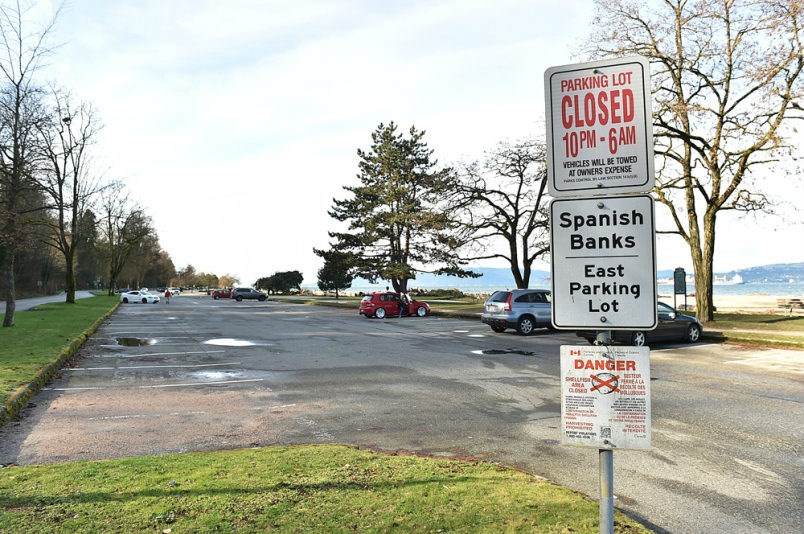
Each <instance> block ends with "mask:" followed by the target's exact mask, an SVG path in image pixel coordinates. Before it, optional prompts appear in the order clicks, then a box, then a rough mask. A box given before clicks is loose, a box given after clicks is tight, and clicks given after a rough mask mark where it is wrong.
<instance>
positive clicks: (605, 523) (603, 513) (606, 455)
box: [595, 330, 614, 534]
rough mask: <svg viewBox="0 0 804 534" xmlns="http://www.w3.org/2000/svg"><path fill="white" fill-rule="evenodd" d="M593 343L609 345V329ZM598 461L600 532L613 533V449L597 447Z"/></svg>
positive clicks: (599, 334) (601, 533)
mask: <svg viewBox="0 0 804 534" xmlns="http://www.w3.org/2000/svg"><path fill="white" fill-rule="evenodd" d="M595 343H596V344H598V345H604V346H606V347H608V346H609V345H611V330H603V331H601V332H598V333H597V339H596V340H595ZM598 458H599V461H600V462H599V463H600V505H599V506H600V534H614V451H613V450H611V449H598Z"/></svg>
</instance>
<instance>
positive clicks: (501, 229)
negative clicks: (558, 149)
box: [447, 140, 550, 288]
mask: <svg viewBox="0 0 804 534" xmlns="http://www.w3.org/2000/svg"><path fill="white" fill-rule="evenodd" d="M455 178H456V181H455V183H454V185H453V187H452V188H451V189H452V193H451V194H450V198H449V201H448V208H447V211H448V212H449V213H451V214H452V216H453V217H454V218H455V219H456V220H457V221H458V222H459V224H460V225H461V227H462V228H463V233H464V237H463V238H462V240H463V241H465V242H468V243H469V245H468V247H467V250H470V251H471V252H470V253H469V254H470V257H468V258H465V259H467V260H481V259H491V258H502V259H504V260H505V261H506V262H507V263H508V265H509V266H510V268H511V273H512V274H513V276H514V282H515V283H516V286H517V287H518V288H527V287H528V284H529V283H530V274H531V268H532V266H533V262H534V261H535V260H536V259H537V258H539V257H540V256H543V255H544V254H545V253H547V252H549V250H550V241H549V227H548V220H549V216H548V214H547V211H546V206H545V201H546V187H547V169H546V152H545V146H544V143H539V142H536V141H534V140H523V141H518V142H515V143H500V144H499V145H498V146H497V147H496V148H495V149H494V150H492V151H490V152H487V153H486V157H485V160H484V161H483V162H482V163H479V162H473V163H470V164H468V165H464V166H463V167H462V168H461V169H460V170H459V171H458V172H457V174H456V175H455Z"/></svg>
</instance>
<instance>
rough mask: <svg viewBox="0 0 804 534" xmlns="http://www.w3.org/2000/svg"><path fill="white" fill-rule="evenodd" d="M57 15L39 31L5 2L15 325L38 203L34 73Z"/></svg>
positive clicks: (5, 198) (7, 226)
mask: <svg viewBox="0 0 804 534" xmlns="http://www.w3.org/2000/svg"><path fill="white" fill-rule="evenodd" d="M57 15H58V12H57V13H56V16H54V18H53V19H52V20H51V22H50V23H49V24H46V25H45V26H43V27H42V28H41V29H40V30H39V31H37V32H35V33H28V32H27V31H26V30H25V28H26V24H25V17H26V10H25V9H23V8H22V7H21V6H20V3H19V1H17V2H14V3H13V4H11V5H10V6H7V5H0V44H2V50H0V91H2V94H1V95H0V204H1V205H2V209H0V262H2V277H3V282H4V283H3V285H4V288H5V300H6V314H5V317H4V319H3V326H4V327H9V326H13V325H14V313H15V311H16V304H15V302H16V289H15V278H14V265H15V260H16V256H17V252H18V250H19V249H20V247H21V246H22V243H23V241H24V238H25V231H24V225H23V220H24V217H25V214H26V212H28V211H30V210H32V209H35V207H32V206H31V205H30V204H29V200H30V197H31V191H32V190H33V189H34V188H35V182H34V179H33V173H34V168H35V161H34V155H35V150H34V148H35V147H36V143H37V130H36V127H35V125H36V123H37V122H38V120H39V119H40V113H39V112H40V109H41V108H40V105H39V99H40V96H41V91H40V90H39V88H38V87H37V85H36V84H35V81H34V74H35V73H36V71H37V70H38V69H39V68H40V67H41V66H42V63H41V62H42V60H43V59H44V57H45V56H47V55H48V54H49V53H50V49H49V48H48V47H47V43H46V41H47V38H48V35H49V34H50V33H51V31H52V29H53V26H54V24H55V21H56V18H57Z"/></svg>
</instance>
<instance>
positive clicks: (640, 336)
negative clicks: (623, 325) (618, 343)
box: [631, 332, 647, 347]
mask: <svg viewBox="0 0 804 534" xmlns="http://www.w3.org/2000/svg"><path fill="white" fill-rule="evenodd" d="M646 343H647V339H646V337H645V332H634V333H632V334H631V344H632V345H633V346H635V347H644V346H645V344H646Z"/></svg>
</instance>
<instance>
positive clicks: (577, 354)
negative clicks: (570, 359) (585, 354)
mask: <svg viewBox="0 0 804 534" xmlns="http://www.w3.org/2000/svg"><path fill="white" fill-rule="evenodd" d="M580 355H581V351H579V350H574V349H571V350H570V356H580Z"/></svg>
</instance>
